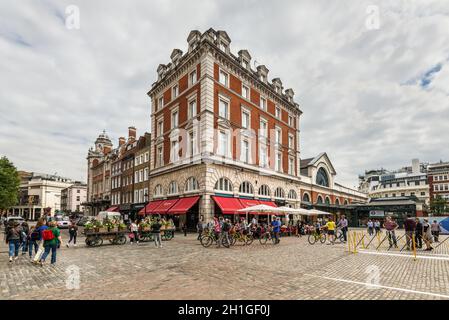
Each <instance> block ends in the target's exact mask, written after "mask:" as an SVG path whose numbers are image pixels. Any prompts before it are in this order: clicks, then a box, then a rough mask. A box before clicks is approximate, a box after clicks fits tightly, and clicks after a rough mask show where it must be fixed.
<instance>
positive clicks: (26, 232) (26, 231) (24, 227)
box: [20, 221, 30, 255]
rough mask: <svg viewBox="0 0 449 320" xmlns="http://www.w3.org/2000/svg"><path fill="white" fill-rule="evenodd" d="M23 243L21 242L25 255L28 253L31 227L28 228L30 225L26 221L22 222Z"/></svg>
mask: <svg viewBox="0 0 449 320" xmlns="http://www.w3.org/2000/svg"><path fill="white" fill-rule="evenodd" d="M21 227H22V241H21V244H20V245H21V247H22V255H25V254H26V253H27V252H28V245H29V243H28V242H29V241H28V236H29V234H30V227H29V226H28V223H27V222H26V221H24V222H22V225H21Z"/></svg>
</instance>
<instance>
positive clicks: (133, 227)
mask: <svg viewBox="0 0 449 320" xmlns="http://www.w3.org/2000/svg"><path fill="white" fill-rule="evenodd" d="M129 229H130V231H131V234H132V236H131V237H130V240H131V241H130V243H131V244H132V243H133V242H134V243H137V244H139V227H138V226H137V224H136V223H135V221H134V220H131V224H130V226H129Z"/></svg>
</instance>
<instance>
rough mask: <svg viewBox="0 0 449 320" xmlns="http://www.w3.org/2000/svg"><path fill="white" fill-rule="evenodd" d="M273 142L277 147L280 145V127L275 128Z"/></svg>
mask: <svg viewBox="0 0 449 320" xmlns="http://www.w3.org/2000/svg"><path fill="white" fill-rule="evenodd" d="M274 142H275V143H276V144H277V145H281V144H282V128H281V127H278V126H276V127H275V135H274Z"/></svg>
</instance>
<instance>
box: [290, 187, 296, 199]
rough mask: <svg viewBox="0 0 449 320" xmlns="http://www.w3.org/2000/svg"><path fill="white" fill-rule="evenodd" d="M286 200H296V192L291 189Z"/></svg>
mask: <svg viewBox="0 0 449 320" xmlns="http://www.w3.org/2000/svg"><path fill="white" fill-rule="evenodd" d="M288 198H289V199H296V191H295V190H293V189H291V190H290V191H289V192H288Z"/></svg>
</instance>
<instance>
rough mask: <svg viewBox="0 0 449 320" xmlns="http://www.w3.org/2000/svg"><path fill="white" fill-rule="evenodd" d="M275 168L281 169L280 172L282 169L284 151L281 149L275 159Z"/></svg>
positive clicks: (276, 169)
mask: <svg viewBox="0 0 449 320" xmlns="http://www.w3.org/2000/svg"><path fill="white" fill-rule="evenodd" d="M279 156H280V157H279ZM274 170H275V171H279V172H281V171H282V152H280V151H276V155H275V161H274Z"/></svg>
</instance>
